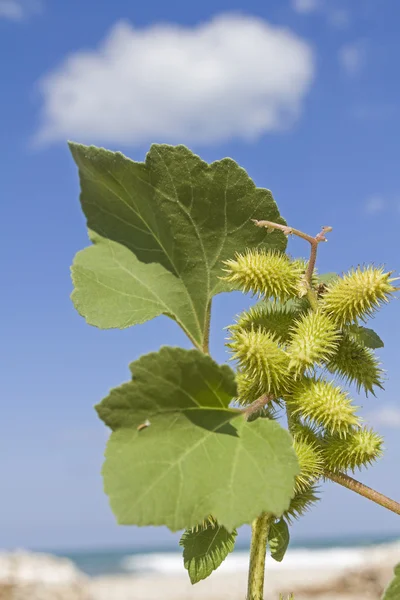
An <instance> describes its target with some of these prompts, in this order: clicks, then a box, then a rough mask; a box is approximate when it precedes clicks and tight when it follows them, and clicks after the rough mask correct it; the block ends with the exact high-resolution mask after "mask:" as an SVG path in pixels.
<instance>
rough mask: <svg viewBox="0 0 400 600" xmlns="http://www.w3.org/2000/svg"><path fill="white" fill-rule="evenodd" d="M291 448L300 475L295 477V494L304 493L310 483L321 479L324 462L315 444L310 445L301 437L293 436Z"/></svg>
mask: <svg viewBox="0 0 400 600" xmlns="http://www.w3.org/2000/svg"><path fill="white" fill-rule="evenodd" d="M293 447H294V449H295V452H296V454H297V460H298V461H299V466H300V474H299V475H297V477H296V484H295V488H294V489H295V491H296V492H304V491H306V490H307V489H308V488H309V487H310V485H311V484H312V483H314V482H315V481H316V480H317V479H319V478H320V477H322V474H323V468H324V461H323V458H322V453H321V450H320V449H319V448H318V446H317V444H315V443H310V442H309V441H308V440H307V439H306V438H305V437H303V436H302V435H299V434H297V435H296V434H295V435H294V438H293Z"/></svg>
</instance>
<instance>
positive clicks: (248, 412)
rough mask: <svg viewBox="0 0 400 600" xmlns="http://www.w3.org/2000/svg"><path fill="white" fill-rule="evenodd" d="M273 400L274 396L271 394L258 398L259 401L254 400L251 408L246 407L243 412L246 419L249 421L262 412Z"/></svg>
mask: <svg viewBox="0 0 400 600" xmlns="http://www.w3.org/2000/svg"><path fill="white" fill-rule="evenodd" d="M271 400H273V396H272V395H271V394H263V395H262V396H260V397H259V398H257V400H254V402H252V403H251V404H250V405H249V406H246V408H245V409H244V411H243V414H244V417H245V419H246V420H249V419H250V417H252V416H253V415H254V414H256V413H258V412H259V411H260V410H262V409H263V408H264V406H266V405H267V404H268V402H270V401H271Z"/></svg>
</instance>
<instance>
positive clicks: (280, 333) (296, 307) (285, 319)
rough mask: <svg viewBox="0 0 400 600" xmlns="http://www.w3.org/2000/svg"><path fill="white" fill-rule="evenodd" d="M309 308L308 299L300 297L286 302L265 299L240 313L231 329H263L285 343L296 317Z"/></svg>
mask: <svg viewBox="0 0 400 600" xmlns="http://www.w3.org/2000/svg"><path fill="white" fill-rule="evenodd" d="M307 309H308V303H307V301H306V302H304V300H300V299H295V300H288V301H287V302H284V303H282V302H278V301H272V302H271V301H270V300H263V301H261V302H259V303H258V304H256V305H255V306H252V307H251V308H250V309H249V310H247V311H244V312H243V313H242V314H241V315H239V317H238V319H237V321H236V323H235V324H234V325H232V326H231V327H230V329H245V330H246V331H248V330H249V329H261V330H262V331H264V332H269V333H272V334H273V335H275V336H276V339H277V340H278V341H279V342H280V343H285V342H287V341H288V339H289V337H290V328H291V327H292V326H293V325H294V322H295V319H296V317H297V318H298V317H300V315H301V314H302V313H303V312H304V311H305V310H307Z"/></svg>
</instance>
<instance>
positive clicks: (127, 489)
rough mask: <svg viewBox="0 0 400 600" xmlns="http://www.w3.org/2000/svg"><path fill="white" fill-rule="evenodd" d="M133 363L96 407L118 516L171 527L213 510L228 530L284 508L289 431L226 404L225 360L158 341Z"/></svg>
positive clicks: (289, 490) (289, 477) (228, 373)
mask: <svg viewBox="0 0 400 600" xmlns="http://www.w3.org/2000/svg"><path fill="white" fill-rule="evenodd" d="M131 370H132V373H133V377H132V381H131V382H129V383H125V384H123V385H122V386H120V387H119V388H116V389H114V390H112V391H111V393H110V395H109V396H108V397H107V398H106V399H105V400H103V401H102V402H101V404H100V405H99V406H98V407H97V410H98V413H99V415H100V417H101V418H102V419H103V421H104V422H105V423H106V424H107V425H108V426H109V427H110V428H111V429H112V430H113V433H112V434H111V437H110V441H109V443H108V447H107V451H106V461H105V465H104V469H103V474H104V481H105V491H106V493H107V494H108V495H109V498H110V503H111V507H112V509H113V511H114V514H115V515H116V517H117V520H118V522H119V523H121V524H125V525H129V524H132V525H166V526H167V527H169V528H170V529H171V530H173V531H176V530H179V529H183V528H191V527H194V526H195V525H197V524H198V523H200V522H202V521H203V520H204V519H205V518H206V517H207V516H208V515H210V514H211V515H213V517H215V519H216V520H217V521H218V522H219V523H220V524H221V525H223V526H225V527H226V528H227V529H228V530H229V531H232V530H233V529H234V528H235V527H238V526H240V525H242V524H243V523H250V522H251V521H252V520H253V519H254V518H255V517H257V515H259V514H261V513H262V512H264V511H267V512H271V513H273V514H275V515H277V516H280V515H281V514H282V513H283V512H284V511H285V510H286V509H287V508H288V506H289V503H290V498H291V496H292V495H293V487H294V477H295V476H296V474H298V462H297V458H296V455H295V452H294V450H293V444H292V438H291V436H290V434H289V433H288V432H287V431H286V430H285V429H282V427H281V426H280V425H279V424H278V423H277V422H275V421H270V420H267V419H258V420H256V421H254V422H251V423H249V422H247V421H246V419H245V418H244V417H243V415H242V413H241V411H239V410H237V409H233V408H230V407H229V404H230V402H231V400H232V398H234V397H235V395H236V384H235V381H234V373H233V371H232V370H231V369H230V368H229V367H228V366H227V365H223V366H219V365H217V364H216V363H215V362H214V361H213V360H212V359H211V358H210V357H209V356H207V355H205V354H203V353H201V352H199V351H198V350H190V351H188V350H183V349H181V348H168V347H164V348H162V349H161V350H160V351H159V352H155V353H151V354H147V355H146V356H143V357H141V358H140V359H139V360H137V361H136V362H134V363H132V365H131ZM146 423H147V424H148V423H150V424H149V426H147V427H146V426H144V425H145V424H146Z"/></svg>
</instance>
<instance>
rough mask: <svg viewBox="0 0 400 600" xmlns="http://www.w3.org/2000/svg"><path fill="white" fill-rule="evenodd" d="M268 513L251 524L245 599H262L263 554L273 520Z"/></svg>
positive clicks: (264, 553)
mask: <svg viewBox="0 0 400 600" xmlns="http://www.w3.org/2000/svg"><path fill="white" fill-rule="evenodd" d="M273 518H274V517H273V516H272V515H270V514H269V513H263V514H262V515H260V516H259V517H258V518H257V519H255V520H254V521H253V523H252V525H251V547H250V566H249V581H248V587H247V600H263V597H264V573H265V555H266V553H267V540H268V532H269V528H270V525H271V521H272V520H273Z"/></svg>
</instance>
